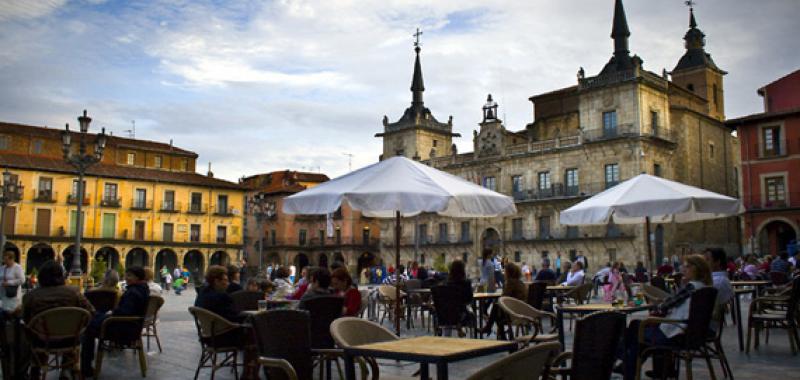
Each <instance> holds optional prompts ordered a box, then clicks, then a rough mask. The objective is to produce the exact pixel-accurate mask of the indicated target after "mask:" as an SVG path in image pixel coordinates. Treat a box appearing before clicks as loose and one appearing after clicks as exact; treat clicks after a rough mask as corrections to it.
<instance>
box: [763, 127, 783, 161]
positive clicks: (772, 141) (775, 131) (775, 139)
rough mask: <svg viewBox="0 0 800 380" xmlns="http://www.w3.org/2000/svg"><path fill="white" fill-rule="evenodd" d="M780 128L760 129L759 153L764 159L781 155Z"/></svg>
mask: <svg viewBox="0 0 800 380" xmlns="http://www.w3.org/2000/svg"><path fill="white" fill-rule="evenodd" d="M780 138H781V128H780V127H778V126H773V127H765V128H762V129H761V144H762V145H761V151H762V152H763V156H764V157H770V156H777V155H780V154H783V152H782V149H781V140H780Z"/></svg>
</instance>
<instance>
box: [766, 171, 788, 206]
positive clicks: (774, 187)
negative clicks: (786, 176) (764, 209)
mask: <svg viewBox="0 0 800 380" xmlns="http://www.w3.org/2000/svg"><path fill="white" fill-rule="evenodd" d="M764 187H765V188H766V193H767V197H766V198H767V206H768V207H769V206H778V205H783V204H784V203H785V202H786V185H785V183H784V181H783V177H767V178H765V179H764Z"/></svg>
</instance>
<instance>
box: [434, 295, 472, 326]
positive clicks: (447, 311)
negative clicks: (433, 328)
mask: <svg viewBox="0 0 800 380" xmlns="http://www.w3.org/2000/svg"><path fill="white" fill-rule="evenodd" d="M461 292H462V290H461V289H459V288H458V287H456V286H452V285H439V286H434V287H432V288H431V298H432V299H433V310H434V312H435V315H436V324H437V325H438V326H457V325H459V323H460V322H461V312H462V311H463V310H464V305H463V304H461V303H460V302H458V301H459V300H460V299H461Z"/></svg>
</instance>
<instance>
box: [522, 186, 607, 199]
mask: <svg viewBox="0 0 800 380" xmlns="http://www.w3.org/2000/svg"><path fill="white" fill-rule="evenodd" d="M605 189H606V183H605V182H594V183H581V184H578V185H573V186H565V185H564V184H563V183H553V184H551V185H550V187H549V188H547V189H531V190H521V191H517V192H514V194H513V197H514V200H515V201H517V202H530V201H539V200H547V199H557V198H577V197H589V196H592V195H594V194H597V193H600V192H602V191H603V190H605Z"/></svg>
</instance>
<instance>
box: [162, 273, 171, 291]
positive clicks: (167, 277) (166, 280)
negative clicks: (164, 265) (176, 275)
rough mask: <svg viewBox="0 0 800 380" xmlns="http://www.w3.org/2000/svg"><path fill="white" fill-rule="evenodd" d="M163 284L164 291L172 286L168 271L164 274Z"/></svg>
mask: <svg viewBox="0 0 800 380" xmlns="http://www.w3.org/2000/svg"><path fill="white" fill-rule="evenodd" d="M164 284H165V285H166V286H164V291H165V292H167V293H169V289H170V288H172V275H171V274H169V271H167V274H165V275H164Z"/></svg>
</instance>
